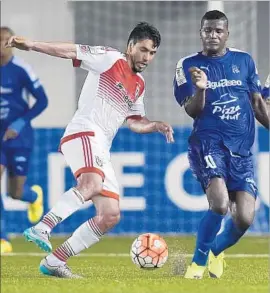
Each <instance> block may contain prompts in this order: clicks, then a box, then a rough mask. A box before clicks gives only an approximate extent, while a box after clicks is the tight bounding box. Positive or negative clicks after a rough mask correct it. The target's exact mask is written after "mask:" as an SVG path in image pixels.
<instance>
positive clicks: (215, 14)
mask: <svg viewBox="0 0 270 293" xmlns="http://www.w3.org/2000/svg"><path fill="white" fill-rule="evenodd" d="M214 19H218V20H224V21H226V23H227V27H228V26H229V21H228V18H227V16H226V15H225V14H224V13H223V12H221V11H219V10H210V11H207V12H206V13H205V15H204V16H203V17H202V20H201V27H203V23H204V21H205V20H214Z"/></svg>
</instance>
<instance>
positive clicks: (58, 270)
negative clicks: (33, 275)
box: [39, 258, 83, 279]
mask: <svg viewBox="0 0 270 293" xmlns="http://www.w3.org/2000/svg"><path fill="white" fill-rule="evenodd" d="M39 270H40V272H41V273H42V274H44V275H47V276H53V277H57V278H66V279H82V278H83V277H82V276H79V275H75V274H73V273H72V272H71V269H70V268H69V267H68V266H67V265H66V264H64V265H61V266H50V265H49V264H48V262H47V259H46V258H44V259H43V260H42V261H41V262H40V265H39Z"/></svg>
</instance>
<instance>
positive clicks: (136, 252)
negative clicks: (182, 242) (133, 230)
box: [130, 233, 168, 269]
mask: <svg viewBox="0 0 270 293" xmlns="http://www.w3.org/2000/svg"><path fill="white" fill-rule="evenodd" d="M130 256H131V259H132V261H133V263H134V264H135V265H137V266H138V267H139V268H148V269H149V268H151V269H154V268H160V267H162V266H163V265H164V264H165V262H166V261H167V258H168V246H167V244H166V242H165V240H164V239H163V238H161V237H160V236H159V235H157V234H152V233H146V234H142V235H140V236H139V237H138V238H136V239H135V240H134V242H133V243H132V245H131V250H130Z"/></svg>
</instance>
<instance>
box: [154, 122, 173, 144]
mask: <svg viewBox="0 0 270 293" xmlns="http://www.w3.org/2000/svg"><path fill="white" fill-rule="evenodd" d="M156 130H157V131H158V132H160V133H163V134H164V135H165V137H166V140H167V143H173V142H174V138H173V133H174V132H173V129H172V127H171V125H170V124H168V123H165V122H159V121H157V122H156Z"/></svg>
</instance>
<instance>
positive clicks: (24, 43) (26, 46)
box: [5, 36, 33, 51]
mask: <svg viewBox="0 0 270 293" xmlns="http://www.w3.org/2000/svg"><path fill="white" fill-rule="evenodd" d="M32 46H33V42H32V41H30V40H27V39H25V38H23V37H18V36H12V37H10V38H9V40H8V41H7V43H6V45H5V47H6V48H12V47H14V48H17V49H20V50H25V51H29V50H31V48H32Z"/></svg>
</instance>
